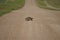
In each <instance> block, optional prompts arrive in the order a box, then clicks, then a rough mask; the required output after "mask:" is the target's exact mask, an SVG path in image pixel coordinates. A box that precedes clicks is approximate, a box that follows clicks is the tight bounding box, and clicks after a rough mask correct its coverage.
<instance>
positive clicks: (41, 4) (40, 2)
mask: <svg viewBox="0 0 60 40" xmlns="http://www.w3.org/2000/svg"><path fill="white" fill-rule="evenodd" d="M36 1H37V5H38V6H39V7H40V8H45V9H50V10H58V9H55V8H51V7H48V6H47V4H46V3H45V0H36ZM47 2H48V1H47Z"/></svg>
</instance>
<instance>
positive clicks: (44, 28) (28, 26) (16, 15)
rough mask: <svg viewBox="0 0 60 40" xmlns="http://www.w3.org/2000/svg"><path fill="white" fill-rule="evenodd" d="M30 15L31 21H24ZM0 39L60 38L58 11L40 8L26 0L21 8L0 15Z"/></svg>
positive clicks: (59, 12) (59, 13) (59, 39)
mask: <svg viewBox="0 0 60 40" xmlns="http://www.w3.org/2000/svg"><path fill="white" fill-rule="evenodd" d="M26 17H32V18H33V21H25V18H26ZM0 40H60V11H51V10H47V9H41V8H39V7H37V6H36V4H35V0H26V1H25V6H24V7H23V8H22V9H19V10H15V11H12V12H10V13H8V14H6V15H4V16H2V17H0Z"/></svg>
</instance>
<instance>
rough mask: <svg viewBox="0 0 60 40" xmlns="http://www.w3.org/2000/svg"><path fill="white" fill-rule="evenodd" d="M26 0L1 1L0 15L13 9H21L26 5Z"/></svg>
mask: <svg viewBox="0 0 60 40" xmlns="http://www.w3.org/2000/svg"><path fill="white" fill-rule="evenodd" d="M24 3H25V0H7V1H5V3H1V2H0V16H2V15H4V14H6V13H8V12H11V11H12V10H17V9H20V8H22V7H23V6H24Z"/></svg>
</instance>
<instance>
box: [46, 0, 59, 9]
mask: <svg viewBox="0 0 60 40" xmlns="http://www.w3.org/2000/svg"><path fill="white" fill-rule="evenodd" d="M47 2H48V4H49V5H51V6H53V7H56V8H60V0H47Z"/></svg>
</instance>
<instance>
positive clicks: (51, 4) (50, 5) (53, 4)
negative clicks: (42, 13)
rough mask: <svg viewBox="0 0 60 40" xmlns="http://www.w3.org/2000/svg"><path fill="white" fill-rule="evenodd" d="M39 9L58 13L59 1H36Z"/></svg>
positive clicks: (59, 9) (59, 8)
mask: <svg viewBox="0 0 60 40" xmlns="http://www.w3.org/2000/svg"><path fill="white" fill-rule="evenodd" d="M36 1H37V5H38V6H39V7H41V8H45V9H50V10H58V11H60V0H36Z"/></svg>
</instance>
